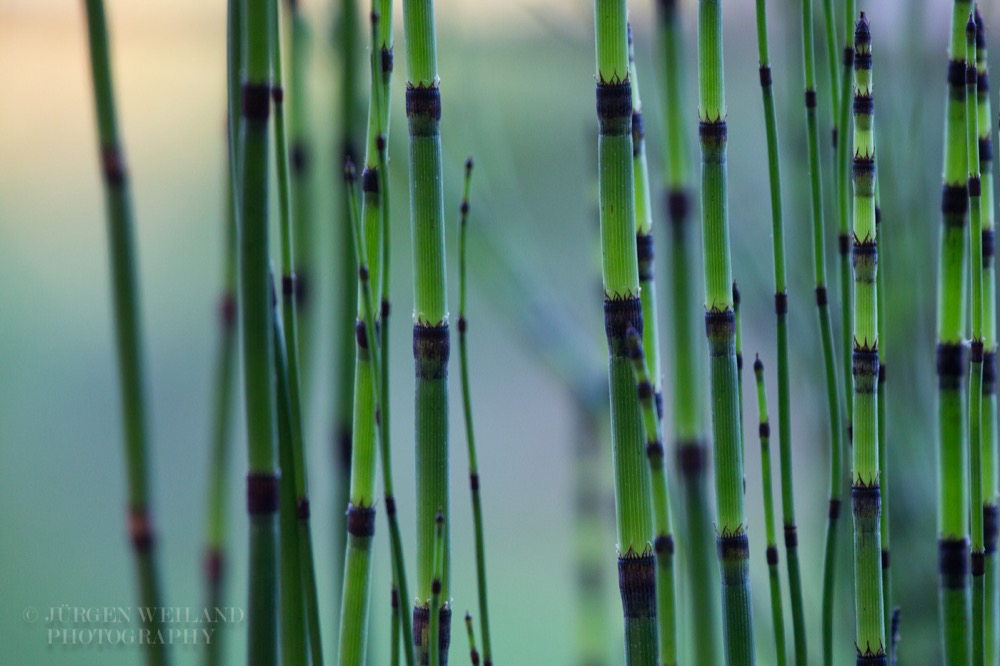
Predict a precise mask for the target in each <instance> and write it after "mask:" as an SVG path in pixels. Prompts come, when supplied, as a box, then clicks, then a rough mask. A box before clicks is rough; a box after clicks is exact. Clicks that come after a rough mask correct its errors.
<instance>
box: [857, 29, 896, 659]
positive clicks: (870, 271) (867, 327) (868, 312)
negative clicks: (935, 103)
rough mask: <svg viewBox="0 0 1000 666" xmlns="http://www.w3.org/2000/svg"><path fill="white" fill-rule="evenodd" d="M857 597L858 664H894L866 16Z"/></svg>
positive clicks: (861, 85)
mask: <svg viewBox="0 0 1000 666" xmlns="http://www.w3.org/2000/svg"><path fill="white" fill-rule="evenodd" d="M854 42H855V47H854V48H855V51H854V105H853V106H854V161H853V167H852V175H853V181H854V252H853V254H852V256H853V264H854V298H853V299H852V300H853V301H854V359H853V370H854V417H853V418H854V421H853V424H852V426H853V431H854V460H853V465H852V479H851V505H852V509H853V513H854V590H855V604H856V612H857V632H856V638H855V642H854V645H855V647H856V649H857V663H858V665H859V666H861V665H862V664H865V665H867V664H886V663H887V660H886V654H885V625H884V616H883V614H882V572H881V551H882V547H881V539H880V535H879V513H880V509H881V496H880V491H879V466H878V405H877V398H876V389H877V384H878V368H879V359H878V312H877V308H876V294H877V287H876V277H877V273H878V251H877V249H876V241H875V238H876V228H875V142H874V109H875V107H874V98H873V96H872V52H871V32H870V29H869V25H868V19H867V18H866V17H865V13H864V12H861V18H860V19H859V20H858V22H857V24H856V26H855V31H854Z"/></svg>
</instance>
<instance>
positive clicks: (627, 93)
mask: <svg viewBox="0 0 1000 666" xmlns="http://www.w3.org/2000/svg"><path fill="white" fill-rule="evenodd" d="M631 118H632V85H631V84H629V83H628V82H627V81H625V82H621V83H598V84H597V124H598V129H599V131H600V133H601V134H605V135H612V134H614V135H617V134H625V133H626V132H627V131H628V130H629V120H630V119H631Z"/></svg>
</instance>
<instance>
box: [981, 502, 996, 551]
mask: <svg viewBox="0 0 1000 666" xmlns="http://www.w3.org/2000/svg"><path fill="white" fill-rule="evenodd" d="M998 536H1000V508H998V507H997V505H996V504H987V505H986V506H984V507H983V546H984V550H985V552H986V554H987V555H992V554H993V553H995V552H997V540H998Z"/></svg>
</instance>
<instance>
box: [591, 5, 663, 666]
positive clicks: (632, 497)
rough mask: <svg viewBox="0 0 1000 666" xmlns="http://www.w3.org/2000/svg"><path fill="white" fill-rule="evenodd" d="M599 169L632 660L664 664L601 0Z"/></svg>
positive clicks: (631, 243)
mask: <svg viewBox="0 0 1000 666" xmlns="http://www.w3.org/2000/svg"><path fill="white" fill-rule="evenodd" d="M594 23H595V27H596V42H597V48H596V55H597V58H596V60H597V120H598V174H599V190H600V210H601V248H602V259H603V261H602V269H603V284H604V331H605V335H606V336H607V342H608V356H609V361H608V379H609V387H610V397H611V428H612V432H611V437H612V453H613V459H614V466H615V507H616V513H617V521H616V522H617V534H618V585H619V589H620V592H621V600H622V614H623V616H624V625H625V663H626V664H627V665H629V666H637V665H639V664H656V663H657V641H656V591H655V576H656V573H655V562H654V557H653V553H652V552H651V550H652V549H651V548H650V545H651V543H652V541H653V520H652V507H651V506H650V480H649V467H648V464H647V462H646V460H644V456H643V446H642V443H643V432H642V420H641V414H640V409H639V400H638V397H637V396H636V392H635V379H634V377H633V371H632V367H631V362H630V361H629V355H628V343H627V338H626V333H627V331H628V329H629V328H632V329H635V330H636V331H637V332H639V333H640V334H641V332H642V330H643V317H642V303H641V301H640V298H639V268H638V259H637V254H636V225H635V195H634V188H635V179H634V172H633V162H632V159H633V146H632V90H631V86H630V84H629V59H628V26H627V11H626V3H625V0H595V3H594Z"/></svg>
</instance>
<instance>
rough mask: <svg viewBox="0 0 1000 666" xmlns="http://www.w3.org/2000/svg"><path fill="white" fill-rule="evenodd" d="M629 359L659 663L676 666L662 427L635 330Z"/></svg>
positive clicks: (631, 333) (630, 332) (671, 538)
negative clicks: (644, 476)
mask: <svg viewBox="0 0 1000 666" xmlns="http://www.w3.org/2000/svg"><path fill="white" fill-rule="evenodd" d="M628 350H629V358H630V359H631V360H632V369H633V372H634V374H635V383H636V390H637V392H638V395H639V404H640V405H641V406H642V422H643V429H644V430H645V434H646V458H647V459H648V460H649V469H650V482H651V486H652V491H653V514H654V523H655V530H656V538H655V539H654V540H653V550H654V551H655V553H656V619H657V625H658V626H657V634H658V636H659V646H658V649H659V653H660V658H659V662H658V663H659V664H661V665H662V666H676V664H677V658H678V657H677V604H676V601H675V589H676V586H675V584H674V533H673V529H672V528H671V526H670V492H669V488H668V484H667V473H666V470H665V469H664V466H663V426H662V423H661V421H660V415H659V413H658V412H657V408H656V391H655V389H654V388H653V382H652V379H651V377H650V376H649V369H648V368H647V365H646V356H645V354H644V353H643V346H642V341H641V340H640V339H639V334H638V333H636V331H635V329H634V328H633V329H629V330H628Z"/></svg>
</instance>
